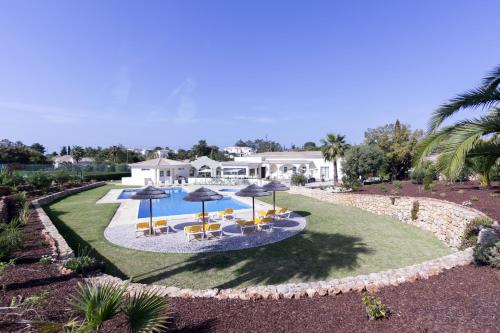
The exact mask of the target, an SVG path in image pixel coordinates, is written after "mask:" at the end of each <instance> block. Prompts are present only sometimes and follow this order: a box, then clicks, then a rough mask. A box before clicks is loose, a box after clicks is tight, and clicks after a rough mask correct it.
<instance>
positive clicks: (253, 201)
mask: <svg viewBox="0 0 500 333" xmlns="http://www.w3.org/2000/svg"><path fill="white" fill-rule="evenodd" d="M252 216H253V222H254V223H255V197H252Z"/></svg>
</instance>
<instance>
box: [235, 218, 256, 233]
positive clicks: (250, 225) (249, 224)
mask: <svg viewBox="0 0 500 333" xmlns="http://www.w3.org/2000/svg"><path fill="white" fill-rule="evenodd" d="M236 223H237V224H238V225H239V226H240V231H241V233H242V234H243V233H244V232H245V230H246V229H254V230H255V222H254V221H252V220H241V221H236Z"/></svg>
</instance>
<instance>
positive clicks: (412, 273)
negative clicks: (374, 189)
mask: <svg viewBox="0 0 500 333" xmlns="http://www.w3.org/2000/svg"><path fill="white" fill-rule="evenodd" d="M92 185H94V187H97V186H100V185H102V184H100V185H97V186H95V184H92ZM90 188H92V187H90ZM79 189H80V191H83V190H84V189H88V188H84V187H82V188H79ZM75 190H76V189H75ZM308 191H320V190H309V189H305V191H304V189H302V188H300V189H297V188H292V190H291V192H292V193H296V194H303V195H307V196H311V197H316V195H315V194H316V192H314V193H308ZM75 192H79V191H75ZM321 192H325V191H321ZM321 192H320V193H318V197H319V198H321V199H319V200H322V201H328V202H332V201H336V202H334V203H337V202H343V204H346V205H348V206H355V207H358V208H361V209H363V207H364V209H365V210H367V211H371V212H374V213H377V214H383V213H382V211H391V209H388V208H385V209H384V208H383V207H390V206H388V205H389V204H390V205H392V206H395V207H399V208H404V209H406V210H401V211H398V210H397V209H394V210H393V211H392V212H390V214H388V215H391V216H393V217H396V218H398V219H399V220H400V221H403V222H406V221H408V217H410V219H411V212H408V211H407V209H408V208H410V209H411V207H412V205H413V202H414V201H420V202H425V203H426V204H427V203H428V202H430V205H431V206H432V205H436V207H441V208H442V207H445V210H448V209H450V207H451V209H452V211H451V212H448V213H447V214H449V215H453V214H455V213H457V212H455V213H454V211H453V208H454V209H456V210H457V211H458V213H457V214H456V215H454V216H455V217H456V218H464V220H465V221H459V223H456V222H455V223H454V222H453V220H452V221H449V220H446V222H447V223H448V222H449V224H450V225H454V226H455V227H456V228H457V229H459V230H460V229H462V228H463V227H464V226H465V225H466V224H467V222H468V221H470V220H471V219H472V218H474V217H476V216H485V214H483V213H481V212H479V211H477V210H475V209H471V208H466V207H461V206H459V205H456V204H453V203H449V202H444V201H442V200H436V199H429V198H411V197H401V198H396V200H395V202H394V204H393V203H392V200H391V198H390V197H385V196H371V195H360V194H345V193H344V194H334V193H328V192H325V193H327V194H328V195H335V196H336V198H333V197H328V196H324V195H323V193H321ZM73 193H74V192H73ZM311 194H312V195H311ZM67 195H69V194H67ZM346 195H348V196H352V195H354V196H357V197H358V198H352V197H351V198H339V197H338V196H346ZM370 196H371V197H374V198H376V199H375V200H370ZM60 197H62V196H60ZM356 199H359V200H356ZM401 199H403V200H401ZM53 200H55V199H53ZM330 200H331V201H330ZM401 202H403V203H404V204H400V203H401ZM45 203H48V202H45ZM45 203H44V204H45ZM362 203H364V204H367V205H368V206H363V204H362ZM339 204H341V203H339ZM360 206H362V207H360ZM424 207H425V205H424ZM40 209H41V208H40ZM42 212H43V210H42ZM424 212H425V214H424V213H423V214H422V216H421V220H420V222H415V221H419V219H418V218H417V219H416V220H415V221H413V220H412V221H413V222H414V223H412V224H415V225H417V226H419V227H421V228H423V229H426V230H431V231H433V232H434V234H435V235H436V236H438V238H439V237H440V236H443V234H440V231H442V230H443V229H442V228H437V229H435V230H432V228H430V226H432V225H433V223H429V219H431V221H438V220H439V216H441V215H442V214H441V213H439V212H436V213H437V216H433V215H432V213H430V212H426V210H424ZM43 214H44V215H45V216H46V214H45V213H44V212H43ZM462 214H465V215H462ZM424 217H425V218H426V219H427V221H424ZM447 217H448V218H450V216H448V215H447ZM47 219H48V216H47ZM47 222H48V225H49V226H52V227H54V226H53V225H52V222H50V219H48V221H47ZM406 223H409V222H406ZM44 224H45V223H44ZM441 224H442V223H441ZM437 225H438V226H439V225H440V224H439V223H437ZM457 226H458V227H457ZM54 229H55V228H54ZM444 230H446V228H445V229H444ZM55 231H56V232H57V230H55ZM57 235H59V237H61V238H62V236H60V234H59V233H58V232H57ZM444 236H446V234H445V235H444ZM440 239H441V238H440ZM450 239H451V240H453V239H455V238H454V237H452V238H450ZM450 239H446V238H445V239H444V241H445V242H446V240H448V242H447V243H448V244H449V245H451V244H450ZM452 244H453V243H452ZM61 245H62V246H66V247H67V248H68V249H69V250H71V249H70V248H69V246H68V245H67V243H66V241H65V240H64V239H63V238H62V239H61V240H60V241H58V242H57V246H58V247H61ZM451 246H453V245H451ZM59 252H60V253H61V252H64V248H63V251H61V250H60V251H59ZM71 254H72V253H71ZM471 262H472V248H469V249H466V250H464V251H459V252H455V253H453V254H450V255H447V256H444V257H441V258H437V259H433V260H429V261H426V262H423V263H420V264H416V265H411V266H406V267H403V268H398V269H390V270H386V271H382V272H378V273H371V274H367V275H357V276H354V277H345V278H340V279H333V280H330V281H318V282H309V283H288V284H280V285H268V286H256V287H249V288H241V289H205V290H193V289H180V288H177V287H166V286H160V285H144V284H140V283H129V285H128V290H129V291H130V292H135V291H137V290H142V289H150V290H153V291H156V292H158V293H159V294H161V295H164V296H169V297H185V298H187V297H214V298H218V299H236V298H238V299H242V300H257V299H281V298H286V299H291V298H305V297H314V296H325V295H337V294H340V293H345V292H349V291H363V290H368V291H370V292H375V291H377V290H378V289H379V288H381V287H385V286H391V285H393V286H397V285H399V284H402V283H405V282H414V281H416V280H419V279H427V278H429V277H430V276H433V275H437V274H439V273H441V272H442V271H443V270H445V269H450V268H453V267H456V266H464V265H468V264H470V263H471ZM85 280H86V281H87V282H90V283H103V282H112V283H117V284H124V283H128V282H126V281H123V280H121V279H120V278H117V277H113V276H111V275H107V274H99V275H96V276H92V277H87V278H85Z"/></svg>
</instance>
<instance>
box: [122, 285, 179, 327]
mask: <svg viewBox="0 0 500 333" xmlns="http://www.w3.org/2000/svg"><path fill="white" fill-rule="evenodd" d="M123 313H124V314H125V315H126V317H127V322H128V327H129V331H130V332H132V333H145V332H160V331H162V330H164V329H165V328H166V324H167V322H168V320H169V319H170V317H169V315H168V303H167V301H166V299H165V298H163V297H161V296H159V295H158V294H157V293H155V292H154V291H144V290H141V291H139V292H138V293H136V294H134V295H127V296H126V298H125V301H124V302H123Z"/></svg>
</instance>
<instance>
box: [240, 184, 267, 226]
mask: <svg viewBox="0 0 500 333" xmlns="http://www.w3.org/2000/svg"><path fill="white" fill-rule="evenodd" d="M236 195H237V196H239V197H252V216H253V221H254V222H255V197H264V196H268V195H271V192H268V191H266V190H265V189H264V188H262V187H260V186H258V185H257V184H252V185H249V186H247V187H245V188H244V189H242V190H240V191H239V192H236Z"/></svg>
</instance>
